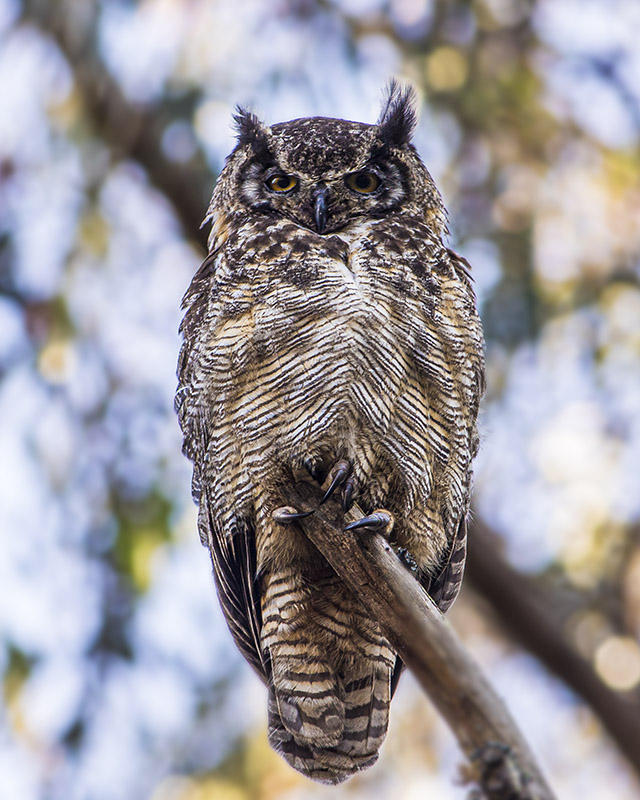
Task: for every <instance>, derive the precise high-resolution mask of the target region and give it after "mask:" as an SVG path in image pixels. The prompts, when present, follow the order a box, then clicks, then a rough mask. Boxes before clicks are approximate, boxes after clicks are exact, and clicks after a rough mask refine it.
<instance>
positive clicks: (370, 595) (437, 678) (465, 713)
mask: <svg viewBox="0 0 640 800" xmlns="http://www.w3.org/2000/svg"><path fill="white" fill-rule="evenodd" d="M320 497H321V493H320V490H319V488H318V487H316V486H312V485H311V484H308V483H304V482H301V483H298V484H296V486H295V488H294V490H293V492H292V495H291V501H292V503H293V505H294V506H295V507H296V508H298V509H304V510H310V509H312V508H318V501H319V499H320ZM302 526H303V528H304V531H305V533H306V535H307V536H308V537H309V539H310V540H311V541H312V542H313V544H314V545H315V546H316V547H317V548H318V550H319V551H320V553H322V555H323V556H324V557H325V558H326V560H327V561H328V562H329V564H331V566H332V567H333V569H334V570H335V572H336V573H337V574H338V575H339V576H340V577H341V578H342V579H343V580H344V581H345V583H346V584H347V585H348V586H349V587H350V588H351V590H352V591H353V593H354V594H355V596H356V597H357V598H358V599H359V600H360V601H361V603H362V604H363V605H364V606H365V608H366V609H367V610H368V611H369V613H370V614H371V616H372V617H373V618H374V619H376V620H378V622H379V624H380V628H381V629H382V631H383V633H384V635H385V636H386V637H387V638H388V640H389V641H390V642H391V644H392V646H393V647H394V649H395V650H396V651H397V653H398V654H399V655H400V657H401V658H402V660H403V661H404V662H405V664H406V665H407V666H408V667H409V669H410V670H411V671H412V672H413V674H414V675H415V677H416V678H417V680H418V682H419V683H420V685H421V686H422V688H423V689H424V690H425V692H426V693H427V694H428V695H429V697H430V698H431V700H432V701H433V703H434V705H435V706H436V708H437V709H438V710H439V712H440V713H441V714H442V716H443V717H444V719H445V720H446V721H447V723H448V725H449V727H450V728H451V730H452V731H453V733H454V734H455V736H456V738H457V740H458V742H459V744H460V747H461V748H462V750H463V751H464V753H465V754H466V756H467V759H468V761H469V767H470V768H469V772H470V774H471V775H472V776H473V778H474V779H475V780H476V781H477V782H478V784H479V786H480V788H481V790H482V792H483V797H485V798H487V800H504V798H506V797H509V798H513V800H516V799H517V800H553V797H554V795H553V794H552V792H551V789H550V788H549V786H548V785H547V783H546V781H545V779H544V777H543V775H542V772H541V770H540V768H539V767H538V765H537V764H536V761H535V759H534V757H533V755H532V753H531V751H530V749H529V747H528V745H527V743H526V742H525V740H524V739H523V737H522V735H521V734H520V732H519V731H518V729H517V727H516V725H515V723H514V722H513V720H512V718H511V716H510V715H509V712H508V711H507V709H506V707H505V706H504V704H503V702H502V700H501V699H500V698H499V697H498V696H497V695H496V693H495V692H494V691H493V689H492V688H491V686H490V685H489V683H488V682H487V680H486V679H485V678H484V676H483V675H482V673H481V671H480V668H479V667H478V665H477V664H476V663H475V662H474V661H473V660H472V659H471V657H470V656H469V655H468V654H467V652H466V651H465V649H464V647H463V646H462V644H461V642H460V640H459V639H458V637H457V636H456V634H455V632H454V631H453V629H452V628H451V626H450V625H449V624H448V623H447V622H446V621H445V619H444V617H443V616H442V614H441V613H440V612H439V611H438V609H437V608H436V606H435V605H434V603H433V602H432V601H431V599H430V598H429V597H428V596H427V594H426V592H425V591H424V590H423V589H422V587H421V586H420V584H419V583H418V582H417V581H416V580H415V578H414V577H413V576H412V575H411V573H410V572H409V571H408V570H407V569H406V568H405V567H404V566H403V565H402V564H401V563H400V561H399V560H398V557H397V556H396V554H395V553H394V552H393V550H392V548H391V546H390V545H389V544H388V542H386V541H384V539H382V537H381V536H379V535H377V534H375V535H371V534H365V535H364V536H357V535H356V536H353V535H345V534H344V532H343V527H344V519H343V513H342V510H341V509H340V507H339V506H338V504H337V503H335V502H332V503H326V504H325V505H323V506H321V507H320V508H319V509H318V510H317V511H316V513H315V514H314V515H313V516H311V517H308V518H307V519H305V520H304V522H303V523H302Z"/></svg>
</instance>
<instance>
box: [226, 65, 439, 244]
mask: <svg viewBox="0 0 640 800" xmlns="http://www.w3.org/2000/svg"><path fill="white" fill-rule="evenodd" d="M415 106H416V98H415V92H414V90H413V89H411V88H401V87H400V86H399V85H398V84H397V83H396V82H395V81H392V82H391V83H390V85H389V87H388V90H387V93H386V98H385V101H384V103H383V107H382V111H381V113H380V116H379V119H378V121H377V123H376V124H374V125H368V124H365V123H361V122H350V121H348V120H343V119H329V118H326V117H309V118H304V119H294V120H291V121H289V122H281V123H278V124H276V125H271V126H267V125H265V124H264V123H262V122H261V121H260V120H259V119H258V118H257V117H256V116H255V114H252V113H250V112H248V111H246V110H244V109H242V108H238V110H237V113H236V115H235V117H234V119H235V123H236V126H237V130H238V144H237V146H236V148H235V150H234V151H233V152H232V153H231V155H230V156H229V158H228V159H227V164H226V166H225V168H224V170H223V172H222V174H221V176H220V180H219V182H218V185H217V187H216V190H215V191H214V196H213V199H212V206H211V209H210V216H212V217H214V218H215V217H216V216H217V214H218V213H219V212H223V213H225V212H226V213H225V216H226V215H227V214H229V213H238V212H240V213H242V212H243V211H244V212H247V211H248V212H251V213H252V214H261V215H265V216H267V217H272V218H281V217H284V218H287V219H289V220H291V221H292V222H294V223H296V224H297V225H300V226H302V227H304V228H307V229H309V230H312V231H314V232H315V233H317V234H320V235H326V234H333V233H336V232H338V231H340V230H343V229H344V228H347V227H348V226H349V225H350V224H352V223H354V222H357V221H358V220H361V219H362V218H372V217H373V218H376V217H378V218H379V217H383V216H385V215H388V214H391V213H394V212H398V211H399V210H402V209H404V208H410V209H411V210H412V211H414V212H416V211H417V212H418V213H420V212H421V211H422V212H423V213H424V215H425V216H426V217H427V218H431V219H432V222H433V224H434V225H435V226H436V227H444V224H445V221H444V209H443V207H442V201H441V198H440V195H439V193H438V191H437V189H436V187H435V185H434V183H433V181H432V179H431V176H430V175H429V173H428V171H427V170H426V168H425V166H424V165H423V164H422V162H421V160H420V158H419V156H418V154H417V152H416V150H415V148H414V146H413V145H412V143H411V137H412V134H413V131H414V128H415V126H416V121H417V117H416V110H415ZM238 203H240V208H239V207H238Z"/></svg>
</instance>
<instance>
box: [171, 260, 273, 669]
mask: <svg viewBox="0 0 640 800" xmlns="http://www.w3.org/2000/svg"><path fill="white" fill-rule="evenodd" d="M218 259H219V252H218V248H214V249H213V250H212V251H211V253H209V255H208V256H207V258H205V260H204V261H203V263H202V265H201V266H200V268H199V270H198V271H197V273H196V274H195V276H194V278H193V280H192V282H191V286H190V287H189V289H188V291H187V293H186V295H185V297H184V300H183V308H185V316H184V319H183V321H182V324H181V326H180V332H181V333H182V334H183V344H182V348H181V350H180V357H179V361H178V390H177V392H176V399H175V408H176V411H177V413H178V419H179V421H180V427H181V428H182V433H183V448H182V449H183V452H184V454H185V455H186V456H187V457H188V458H189V459H190V460H191V461H192V462H193V480H192V494H193V498H194V500H195V501H196V502H197V503H198V504H199V507H200V509H199V515H198V528H199V532H200V539H201V541H202V543H203V544H204V545H206V546H208V548H209V552H210V554H211V561H212V564H213V572H214V577H215V582H216V588H217V592H218V597H219V599H220V605H221V607H222V610H223V613H224V616H225V619H226V621H227V625H228V626H229V630H230V631H231V634H232V636H233V638H234V640H235V642H236V644H237V646H238V648H239V650H240V652H241V653H242V654H243V655H244V657H245V658H246V659H247V661H249V663H250V664H251V666H252V667H253V668H254V669H255V670H256V671H257V672H258V674H259V675H260V677H261V678H262V679H263V680H264V681H265V682H266V681H267V680H268V676H269V674H270V665H269V663H268V659H267V658H266V657H265V656H263V654H262V652H261V649H260V629H261V626H262V616H261V612H260V600H259V596H260V593H259V591H258V586H257V579H256V551H255V536H254V531H253V529H252V528H251V525H250V523H249V522H248V521H247V520H243V519H233V518H232V519H231V521H229V520H227V521H226V522H225V525H224V526H223V525H222V524H221V521H220V519H219V515H218V514H217V513H216V510H215V505H214V502H213V498H212V497H211V492H210V487H209V486H208V485H207V481H206V480H204V479H203V472H204V470H205V464H206V462H207V451H208V448H209V446H210V431H209V420H208V415H209V408H208V402H207V399H206V394H205V393H203V392H202V391H201V388H202V387H201V385H200V384H201V381H202V377H201V367H200V347H201V341H200V331H201V328H202V326H203V324H204V323H205V320H206V319H207V315H208V314H209V313H210V312H211V304H214V303H216V298H217V295H218V294H219V289H218V286H217V283H216V278H215V270H216V267H217V266H218Z"/></svg>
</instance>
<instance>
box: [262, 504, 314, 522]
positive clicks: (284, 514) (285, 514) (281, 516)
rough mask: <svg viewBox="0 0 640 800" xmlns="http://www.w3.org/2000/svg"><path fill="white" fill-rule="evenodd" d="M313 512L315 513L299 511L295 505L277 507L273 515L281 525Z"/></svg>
mask: <svg viewBox="0 0 640 800" xmlns="http://www.w3.org/2000/svg"><path fill="white" fill-rule="evenodd" d="M311 514H313V511H297V510H296V509H295V508H293V506H283V507H282V508H276V510H275V511H274V512H273V513H272V514H271V516H272V517H273V519H274V520H275V521H276V522H279V523H280V525H288V524H289V523H290V522H295V521H296V520H298V519H304V518H305V517H309V516H311Z"/></svg>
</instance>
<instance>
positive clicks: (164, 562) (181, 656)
mask: <svg viewBox="0 0 640 800" xmlns="http://www.w3.org/2000/svg"><path fill="white" fill-rule="evenodd" d="M639 41H640V4H639V3H637V2H636V1H635V0H584V1H582V0H530V1H528V0H474V1H473V2H463V1H462V0H451V1H450V2H436V1H435V0H273V1H269V0H140V1H139V2H133V0H130V1H127V0H101V1H98V0H69V1H68V2H63V1H62V0H41V1H38V0H24V2H18V0H0V533H1V537H2V538H1V542H0V674H1V675H2V681H3V683H2V691H3V707H2V711H1V712H0V797H1V798H7V800H45V799H46V800H137V799H138V798H151V800H245V799H251V800H253V798H256V799H257V800H268V799H269V798H286V800H297V799H298V798H307V797H310V798H316V797H317V798H328V797H352V798H369V797H391V796H393V797H394V798H397V800H405V799H407V800H409V799H410V798H424V797H431V798H439V799H441V800H449V799H450V798H452V799H453V798H463V797H465V796H466V789H465V788H464V786H463V785H462V782H461V779H460V777H459V765H460V760H461V759H460V755H459V753H458V752H457V750H456V747H455V745H454V742H453V739H452V736H451V735H450V733H449V732H448V731H447V730H446V728H445V727H444V725H443V723H442V722H441V721H440V720H439V719H438V718H437V716H436V714H435V713H434V711H433V710H432V708H431V706H430V704H429V702H428V701H427V700H426V699H425V698H423V697H422V695H421V694H420V692H419V690H418V689H417V687H416V685H415V684H414V683H413V681H412V679H411V677H410V676H408V675H406V676H405V677H404V679H403V681H402V682H401V685H400V688H399V691H398V694H397V696H396V699H395V701H394V708H393V713H392V721H391V728H390V732H389V736H388V739H387V743H386V745H385V746H384V748H383V752H382V756H381V758H380V761H379V763H378V764H377V765H376V766H375V767H374V768H373V769H371V770H370V771H369V772H367V773H366V774H364V775H363V776H362V777H358V778H356V779H354V780H353V781H351V782H350V783H348V784H347V785H344V786H342V787H340V788H333V789H331V788H326V787H319V786H315V785H312V784H311V783H309V782H306V781H305V779H303V778H302V777H300V776H298V775H297V774H296V773H294V772H292V771H291V770H290V769H289V768H288V767H287V766H286V765H285V764H284V762H282V761H281V760H280V759H279V758H278V757H277V756H276V755H274V754H273V753H272V752H271V751H270V750H269V748H268V746H267V742H266V732H265V731H266V724H265V723H266V719H265V717H266V713H265V692H264V689H263V688H262V686H261V685H260V684H259V683H258V681H257V679H256V678H255V677H254V675H253V673H251V671H250V669H249V667H248V666H247V665H246V664H245V662H244V661H243V660H242V658H241V657H240V655H239V654H238V652H237V651H236V650H235V648H234V647H233V645H232V642H231V637H230V634H229V633H228V631H227V629H226V627H225V625H224V622H223V619H222V616H221V613H220V611H219V609H218V606H217V602H216V598H215V593H214V589H213V583H212V578H211V569H210V564H209V557H208V554H207V552H206V551H205V550H204V549H203V548H202V547H201V546H200V544H199V540H198V536H197V533H196V524H195V509H194V507H193V506H192V503H191V499H190V493H189V477H190V468H189V465H188V464H187V462H186V460H185V459H184V458H183V456H182V455H181V453H180V438H179V434H178V426H177V423H176V420H175V417H174V414H173V411H172V396H173V392H174V388H175V382H176V381H175V362H176V356H177V349H178V335H177V327H178V323H179V318H180V312H179V304H180V298H181V296H182V294H183V292H184V291H185V289H186V287H187V285H188V283H189V280H190V278H191V276H192V274H193V273H194V271H195V269H196V267H197V265H198V263H199V262H200V260H201V259H202V258H203V255H204V252H205V251H204V246H203V243H204V240H205V237H206V231H199V224H200V221H201V219H202V218H203V216H204V211H205V208H206V203H207V200H208V197H209V195H210V192H211V189H212V186H213V183H214V180H215V176H216V174H217V172H218V171H219V169H220V167H221V165H222V163H223V160H224V157H225V155H226V154H227V153H228V152H229V150H230V149H231V148H232V147H233V133H232V129H231V125H230V117H231V113H232V109H233V106H234V104H235V103H237V102H240V103H243V104H247V105H249V106H250V107H252V108H253V109H255V110H256V111H257V112H258V113H259V114H260V115H261V116H262V117H263V118H264V119H265V120H266V121H267V122H276V121H281V120H284V119H290V118H293V117H298V116H305V115H314V114H321V115H327V116H342V117H348V118H352V119H357V120H361V121H369V122H372V121H374V120H375V118H376V116H377V113H378V104H379V101H380V92H381V87H382V86H383V84H384V83H385V82H386V81H387V79H388V78H389V77H390V76H391V75H397V76H399V77H400V78H404V79H408V80H410V81H412V82H413V83H414V84H415V85H416V87H417V88H418V89H419V91H420V96H421V104H422V109H421V121H420V125H419V129H418V132H417V135H416V144H417V146H418V148H419V150H420V153H421V154H422V156H423V158H424V160H425V161H426V163H427V165H428V167H429V169H430V170H431V172H432V174H433V175H434V177H435V178H436V180H437V182H438V184H439V186H440V187H441V188H442V191H443V194H444V197H445V200H446V203H447V205H448V208H449V210H450V213H451V231H452V236H451V242H452V245H453V246H454V247H455V248H456V249H457V250H458V251H459V252H461V253H462V254H463V255H465V256H466V257H467V258H468V259H469V260H470V261H471V263H472V265H473V268H474V275H475V281H476V289H477V293H478V299H479V305H480V309H481V313H482V317H483V320H484V325H485V329H486V335H487V359H488V387H489V388H488V392H487V396H486V398H485V402H484V408H483V417H482V431H483V444H482V449H481V453H480V456H479V458H478V462H477V471H476V481H475V515H474V522H473V525H472V544H471V554H470V561H469V570H468V578H467V582H466V586H465V589H464V591H463V594H462V597H461V599H460V600H459V601H458V603H457V605H456V607H455V609H454V611H453V612H452V614H451V620H452V622H453V624H454V625H455V627H456V628H457V630H458V631H459V632H460V634H461V635H462V636H463V637H464V640H465V642H466V644H467V646H468V648H469V649H470V650H471V652H472V653H473V654H474V655H475V656H476V658H477V659H478V660H479V661H480V662H481V664H482V665H483V667H484V669H485V670H486V672H487V674H488V675H489V676H490V678H491V680H492V681H493V683H494V685H495V686H496V687H497V688H498V689H499V691H500V693H501V694H502V695H503V697H504V698H505V700H506V702H507V704H508V706H509V707H510V708H511V710H512V711H513V713H514V715H515V717H516V719H517V720H518V723H519V724H520V726H521V728H522V730H523V731H524V733H525V735H526V736H527V737H528V738H529V740H530V741H531V743H532V746H533V748H534V750H535V752H536V753H537V755H538V756H539V758H540V761H541V763H542V765H543V767H544V769H545V770H546V772H547V774H548V775H549V777H550V781H551V783H552V784H553V786H554V787H555V789H556V791H557V793H558V796H559V797H562V798H566V799H567V800H572V799H573V798H579V799H580V800H582V799H583V798H590V800H600V799H601V800H605V799H609V798H614V797H615V798H616V799H617V800H631V798H637V797H639V796H640V782H639V777H638V776H639V774H640V773H639V771H640V648H639V646H638V636H639V634H640V468H639V466H638V465H639V464H640V285H639V284H640V138H639V136H640V45H639V44H638V42H639Z"/></svg>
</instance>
